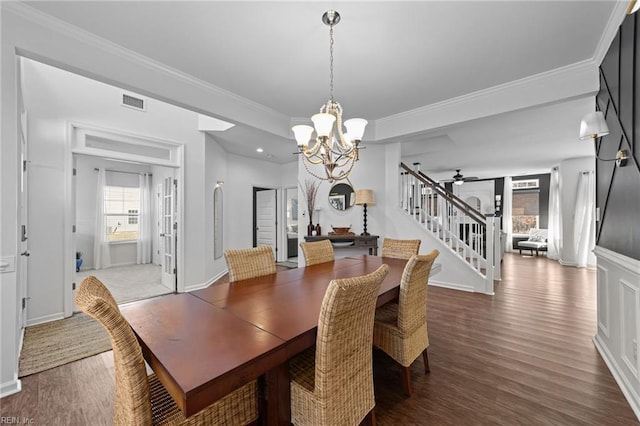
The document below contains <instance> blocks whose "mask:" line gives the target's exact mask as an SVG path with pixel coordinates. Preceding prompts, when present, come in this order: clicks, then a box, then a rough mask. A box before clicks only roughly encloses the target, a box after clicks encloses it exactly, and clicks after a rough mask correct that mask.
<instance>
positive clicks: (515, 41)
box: [27, 1, 620, 177]
mask: <svg viewBox="0 0 640 426" xmlns="http://www.w3.org/2000/svg"><path fill="white" fill-rule="evenodd" d="M27 4H28V5H30V6H32V7H34V8H37V9H38V10H40V11H41V12H44V13H47V14H49V15H52V16H54V17H56V18H58V19H60V20H63V21H66V22H68V23H70V24H72V25H74V26H77V27H80V28H82V29H84V30H86V31H89V32H92V33H94V34H96V35H97V36H99V37H102V38H104V39H106V40H109V41H111V42H113V43H116V44H118V45H120V46H123V47H125V48H127V49H129V50H131V51H134V52H136V53H138V54H140V55H143V56H145V57H148V58H151V59H153V60H155V61H158V62H160V63H163V64H165V65H167V66H169V67H171V68H174V69H176V70H180V71H182V72H184V73H187V74H189V75H191V76H193V77H195V78H197V79H200V80H202V81H205V82H207V83H209V84H211V85H213V86H216V87H219V88H222V89H224V90H226V91H229V92H232V93H234V94H236V95H239V96H240V97H243V98H246V99H249V100H251V101H253V102H256V103H259V104H261V105H264V106H266V107H268V108H270V109H272V110H275V111H278V112H279V113H281V114H284V115H286V116H288V117H291V118H295V117H309V116H310V115H312V114H313V113H315V112H316V111H317V110H318V108H319V107H320V105H322V104H323V103H325V102H326V100H327V98H328V91H329V89H328V80H329V69H328V68H329V59H328V27H326V26H325V25H324V24H322V22H321V16H322V13H323V12H324V11H326V10H327V9H329V8H332V7H333V8H335V9H336V10H338V11H339V12H340V14H341V16H342V21H341V22H340V24H338V25H337V26H336V27H335V30H334V31H335V67H334V69H335V97H336V100H338V101H339V102H340V103H341V104H342V106H343V108H344V110H345V117H346V118H348V117H354V116H358V117H363V118H367V119H368V120H370V121H372V122H373V120H377V119H382V118H385V117H389V116H394V115H397V114H401V113H405V112H407V111H411V110H415V109H417V108H422V107H425V106H428V105H432V104H435V103H439V102H442V101H446V100H448V99H452V98H457V97H461V96H465V95H468V94H470V93H473V92H477V91H481V90H486V89H488V88H492V87H495V86H500V85H505V84H507V83H509V82H512V81H514V80H519V79H523V78H526V77H529V76H533V75H537V74H540V73H545V72H549V71H552V70H556V69H559V68H563V67H568V66H570V65H572V64H576V63H581V62H585V61H593V60H594V57H595V56H596V52H597V51H598V49H602V46H601V44H602V42H603V41H602V40H603V34H606V30H607V28H608V26H611V22H615V21H616V19H618V20H619V17H618V16H616V13H618V10H619V9H620V8H619V7H618V8H616V2H614V1H508V2H507V1H496V2H488V1H467V2H463V1H446V2H445V1H441V2H436V1H423V2H421V1H412V2H343V1H333V2H301V1H300V2H267V1H259V2H244V1H239V2H181V1H173V2H56V1H48V2H27ZM616 26H617V25H616ZM605 48H606V46H605ZM592 109H593V97H590V98H582V99H568V100H566V102H564V101H563V102H556V103H555V104H553V105H546V106H541V107H537V108H533V109H528V110H522V111H516V112H511V113H507V114H501V115H497V116H493V117H488V118H484V119H480V120H474V121H469V122H464V123H458V124H455V125H451V126H447V127H446V128H440V129H433V130H429V131H423V132H419V133H414V134H407V135H405V136H403V137H402V138H400V139H397V138H396V139H395V140H401V141H402V142H403V155H415V156H417V157H416V158H419V161H421V162H422V163H423V169H426V170H432V171H434V172H442V173H443V174H447V175H449V174H451V175H452V174H453V173H454V172H453V170H454V169H456V168H462V169H463V174H467V175H471V174H473V175H475V176H481V177H482V176H496V175H505V174H522V173H526V172H540V171H542V170H548V169H549V168H550V167H551V166H552V165H554V164H557V163H558V162H559V161H560V160H562V159H564V158H570V157H579V156H585V155H592V152H593V150H592V147H591V146H590V145H589V144H586V143H582V144H580V143H579V142H578V141H577V138H576V134H577V127H578V123H579V119H580V116H581V115H582V114H584V113H585V112H587V111H590V110H592ZM226 118H228V119H230V120H233V117H226ZM215 137H216V139H218V140H219V141H220V142H221V144H222V145H223V146H224V147H225V148H226V149H227V150H229V151H231V152H234V153H236V154H241V155H250V156H259V155H260V154H256V153H255V148H256V147H257V146H258V145H261V146H262V147H263V148H264V149H265V151H266V154H269V155H270V157H265V156H264V155H262V158H266V159H267V160H270V161H276V162H285V161H291V159H292V156H291V152H292V151H293V150H294V149H295V147H294V143H293V142H292V141H291V140H287V139H286V138H282V137H281V136H276V135H272V134H270V133H268V132H264V131H259V130H257V129H254V128H251V127H248V126H243V125H238V126H236V127H234V128H232V129H231V130H228V131H227V132H223V133H216V134H215ZM365 139H366V138H365ZM569 140H570V142H569ZM559 141H561V142H562V143H560V144H559ZM377 142H378V143H384V142H387V141H377ZM449 172H451V173H449ZM443 177H444V176H443Z"/></svg>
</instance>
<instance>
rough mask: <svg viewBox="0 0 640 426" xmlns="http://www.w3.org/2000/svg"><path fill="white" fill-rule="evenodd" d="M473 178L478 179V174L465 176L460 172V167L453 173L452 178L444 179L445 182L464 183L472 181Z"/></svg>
mask: <svg viewBox="0 0 640 426" xmlns="http://www.w3.org/2000/svg"><path fill="white" fill-rule="evenodd" d="M472 180H478V178H477V177H476V176H469V177H464V176H463V175H462V174H461V173H460V169H456V174H455V175H453V178H452V179H447V180H444V181H443V182H452V183H453V184H454V185H462V184H463V183H465V182H470V181H472Z"/></svg>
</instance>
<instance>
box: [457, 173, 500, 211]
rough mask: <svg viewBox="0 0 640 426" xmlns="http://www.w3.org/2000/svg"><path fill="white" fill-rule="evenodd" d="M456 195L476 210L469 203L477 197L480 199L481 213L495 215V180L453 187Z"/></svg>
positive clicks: (466, 183)
mask: <svg viewBox="0 0 640 426" xmlns="http://www.w3.org/2000/svg"><path fill="white" fill-rule="evenodd" d="M453 190H454V194H456V195H457V196H458V197H460V198H462V200H464V201H465V202H467V203H468V204H470V205H471V207H473V208H475V207H476V206H475V205H473V203H469V201H468V199H469V197H477V198H478V199H480V203H481V206H480V213H482V214H494V213H495V211H496V210H495V201H494V200H495V199H494V195H495V182H494V181H493V180H484V181H478V182H473V181H472V182H465V183H464V184H463V185H453Z"/></svg>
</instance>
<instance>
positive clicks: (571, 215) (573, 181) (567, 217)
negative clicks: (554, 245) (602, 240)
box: [559, 157, 596, 266]
mask: <svg viewBox="0 0 640 426" xmlns="http://www.w3.org/2000/svg"><path fill="white" fill-rule="evenodd" d="M594 170H595V160H594V158H593V157H582V158H572V159H568V160H565V161H562V162H561V163H560V166H559V174H560V208H561V214H562V248H561V250H560V258H559V262H560V263H561V264H563V265H568V266H575V265H576V248H575V245H576V243H577V240H578V239H577V236H576V235H574V223H575V213H576V197H577V189H578V180H579V178H580V172H582V171H594ZM593 227H594V229H593V230H592V232H591V235H594V238H592V240H591V243H590V244H591V247H595V231H594V230H595V223H594V224H593ZM587 264H588V265H590V266H592V265H595V264H596V258H595V255H594V254H593V253H592V252H591V250H590V251H589V257H588V259H587Z"/></svg>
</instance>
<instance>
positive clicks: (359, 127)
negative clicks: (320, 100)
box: [291, 10, 367, 182]
mask: <svg viewBox="0 0 640 426" xmlns="http://www.w3.org/2000/svg"><path fill="white" fill-rule="evenodd" d="M322 22H324V23H325V25H328V26H329V81H330V83H329V95H330V96H329V100H328V101H327V103H326V105H323V106H322V107H321V108H320V113H318V114H315V115H314V116H312V117H311V121H313V126H314V127H311V126H306V125H298V126H293V127H292V129H291V130H293V133H294V135H295V138H296V142H297V143H298V153H299V154H302V157H303V163H304V167H305V169H307V172H309V173H310V174H311V175H313V176H314V177H316V178H318V179H321V180H327V181H329V182H334V181H337V180H342V179H345V178H347V176H349V173H351V170H352V169H353V166H354V164H355V162H356V161H358V149H359V145H360V141H361V140H362V135H363V134H364V128H365V126H366V125H367V120H365V119H363V118H352V119H350V120H346V121H345V122H344V126H345V128H346V130H347V131H346V132H343V130H342V124H343V122H342V107H341V106H340V104H339V103H338V102H336V101H335V100H334V99H333V26H334V25H336V24H338V22H340V14H339V13H338V12H336V11H335V10H329V11H327V12H325V13H324V15H322ZM314 131H315V136H314ZM310 164H311V165H317V164H322V165H323V166H324V171H325V175H322V174H320V175H319V174H316V173H314V172H313V171H312V170H311V169H310V168H309V165H310Z"/></svg>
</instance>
